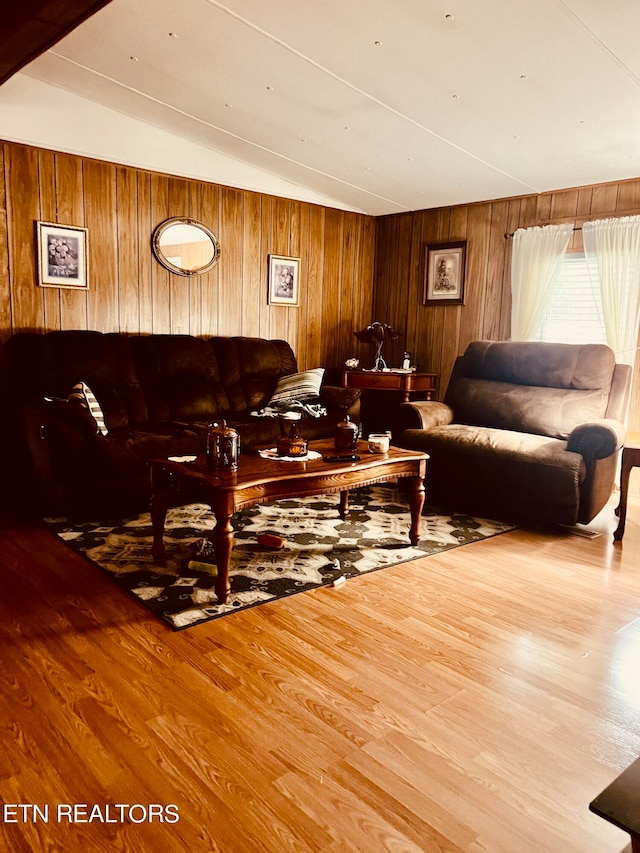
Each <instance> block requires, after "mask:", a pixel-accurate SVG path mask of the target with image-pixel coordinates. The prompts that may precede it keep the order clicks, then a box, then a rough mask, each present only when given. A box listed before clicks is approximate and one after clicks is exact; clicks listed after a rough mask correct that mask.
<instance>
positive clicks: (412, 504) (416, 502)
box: [409, 477, 424, 545]
mask: <svg viewBox="0 0 640 853" xmlns="http://www.w3.org/2000/svg"><path fill="white" fill-rule="evenodd" d="M423 506H424V478H423V477H411V478H410V479H409V508H410V509H411V529H410V530H409V541H410V542H411V544H412V545H417V544H418V542H419V540H420V518H421V515H422V507H423Z"/></svg>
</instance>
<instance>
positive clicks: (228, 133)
mask: <svg viewBox="0 0 640 853" xmlns="http://www.w3.org/2000/svg"><path fill="white" fill-rule="evenodd" d="M47 53H49V54H51V55H52V56H55V57H56V58H57V59H61V60H62V61H63V62H68V63H69V64H70V65H74V66H75V67H76V68H80V69H82V70H83V71H86V72H87V73H88V74H93V75H95V76H96V77H100V78H101V79H103V80H107V81H108V82H109V83H113V84H114V85H115V86H119V87H120V88H121V89H126V90H127V91H128V92H132V93H133V94H135V95H138V96H140V97H141V98H144V99H146V100H147V101H151V102H153V103H155V104H158V105H159V106H161V107H166V108H167V109H168V110H171V111H172V112H174V113H177V114H178V115H181V116H184V117H185V118H188V119H191V120H192V121H195V122H197V123H198V124H201V125H204V126H205V127H209V128H211V129H213V130H217V131H218V132H219V133H222V134H224V135H225V136H228V137H231V138H232V139H237V140H240V141H241V142H244V143H245V144H246V145H250V146H251V147H252V148H257V149H258V150H260V151H265V152H266V153H268V154H271V155H273V156H274V157H277V158H279V159H280V160H285V161H286V162H288V163H292V164H293V165H294V166H299V167H300V168H301V169H306V170H307V171H309V172H313V173H315V174H316V175H322V177H324V178H328V179H329V180H331V181H335V182H336V183H339V184H341V185H342V186H345V187H350V188H351V189H354V190H357V191H358V192H361V193H364V194H365V195H367V196H369V197H370V198H376V199H379V200H380V201H384V202H386V203H387V204H393V205H396V207H399V208H401V209H402V210H404V211H407V210H409V208H408V207H406V205H403V204H401V203H400V202H398V201H395V200H394V199H390V198H386V197H385V196H382V195H379V194H378V193H374V192H371V190H367V189H364V188H363V187H360V186H357V185H356V184H352V183H350V182H349V181H345V180H343V179H342V178H337V177H336V176H335V175H329V174H328V173H327V172H323V171H322V170H321V169H316V168H314V167H313V166H309V165H307V164H306V163H301V162H300V161H298V160H294V159H293V157H287V156H286V155H285V154H280V153H279V152H277V151H273V150H272V149H271V148H267V146H266V145H260V144H259V143H258V142H252V141H251V140H250V139H245V138H244V137H243V136H240V135H239V134H237V133H233V132H231V131H230V130H225V129H224V128H222V127H218V125H216V124H212V123H211V122H208V121H205V119H202V118H199V117H198V116H194V115H191V113H188V112H187V111H186V110H181V109H180V108H179V107H175V106H173V104H167V103H166V102H165V101H161V100H160V99H159V98H155V97H154V96H153V95H148V94H147V93H146V92H141V91H140V90H139V89H135V88H134V87H133V86H127V84H126V83H121V82H120V81H119V80H115V79H114V78H113V77H109V76H108V75H107V74H103V73H102V72H101V71H96V70H95V69H93V68H88V67H87V66H86V65H83V64H82V63H80V62H76V61H75V60H74V59H70V58H69V57H67V56H63V55H62V54H61V53H57V52H56V51H55V50H49V51H47ZM31 76H33V75H31ZM43 82H45V83H47V84H48V85H49V86H53V85H55V86H57V87H58V88H61V89H64V88H65V87H64V86H60V85H59V84H54V83H51V82H50V81H48V80H44V81H43ZM66 91H71V92H73V90H70V89H67V90H66ZM73 94H76V95H78V93H77V92H73ZM78 97H84V96H83V95H78ZM85 99H86V100H91V99H87V98H85ZM94 103H99V102H97V101H96V102H94ZM102 106H106V105H105V104H102ZM109 109H114V110H116V112H123V111H122V110H117V109H116V108H115V107H109ZM124 115H128V113H124ZM133 117H134V118H135V119H136V120H137V121H143V122H144V123H145V124H149V125H151V126H152V127H157V125H155V124H153V123H152V122H149V121H145V120H144V119H141V118H139V117H138V116H133ZM163 129H164V128H163ZM166 132H167V133H171V131H166ZM197 144H201V143H197ZM204 147H205V148H209V147H210V146H204ZM213 150H216V151H217V150H219V149H213ZM221 153H223V154H224V155H225V156H226V157H230V158H232V159H233V160H236V161H237V162H238V163H246V161H244V160H241V159H240V158H238V157H234V156H233V154H227V153H226V152H221ZM251 165H253V164H251ZM254 168H257V169H262V171H264V172H266V173H267V174H270V175H272V176H273V177H278V178H282V177H283V176H282V175H278V174H277V173H275V172H271V171H269V170H268V169H263V167H261V166H255V167H254ZM287 180H290V179H289V178H287ZM514 180H515V179H514ZM292 183H295V184H297V185H298V186H300V187H303V186H304V185H303V184H300V183H299V182H297V181H292ZM519 183H521V182H519ZM525 186H526V185H525ZM536 192H537V190H536Z"/></svg>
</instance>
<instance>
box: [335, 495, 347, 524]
mask: <svg viewBox="0 0 640 853" xmlns="http://www.w3.org/2000/svg"><path fill="white" fill-rule="evenodd" d="M348 512H349V492H340V509H339V510H338V514H339V515H340V518H341V519H342V520H343V521H344V520H345V518H346V517H347V513H348Z"/></svg>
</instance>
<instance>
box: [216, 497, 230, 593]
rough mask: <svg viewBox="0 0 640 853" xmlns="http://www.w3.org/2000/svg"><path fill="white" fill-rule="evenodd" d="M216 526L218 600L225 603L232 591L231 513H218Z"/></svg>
mask: <svg viewBox="0 0 640 853" xmlns="http://www.w3.org/2000/svg"><path fill="white" fill-rule="evenodd" d="M215 515H216V526H215V527H214V528H213V536H212V539H213V548H214V550H215V553H216V564H217V566H218V574H217V575H216V584H215V589H216V595H217V596H218V602H219V603H220V604H224V603H225V602H226V600H227V598H228V597H229V593H230V592H231V584H230V583H229V562H230V560H231V551H232V550H233V526H232V524H231V519H232V517H233V516H231V515H223V514H220V513H216V514H215Z"/></svg>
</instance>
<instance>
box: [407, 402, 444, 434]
mask: <svg viewBox="0 0 640 853" xmlns="http://www.w3.org/2000/svg"><path fill="white" fill-rule="evenodd" d="M450 423H453V410H452V409H451V407H450V406H447V404H446V403H439V402H437V401H435V400H416V401H415V403H402V404H401V405H400V406H399V407H398V414H397V419H396V432H397V433H401V432H403V431H404V430H405V429H431V428H432V427H437V426H444V425H445V424H450Z"/></svg>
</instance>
